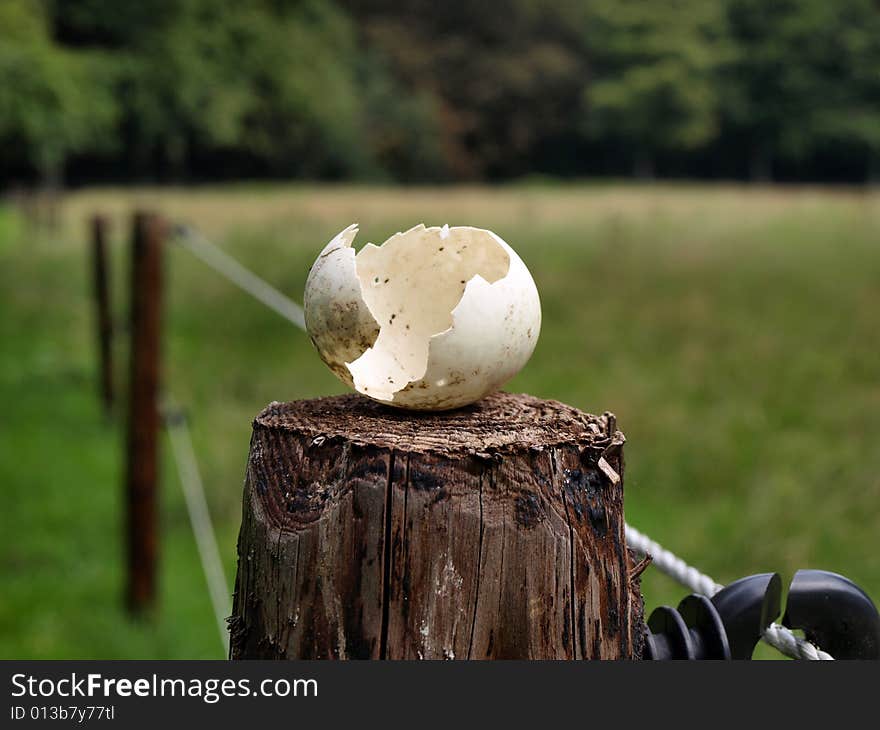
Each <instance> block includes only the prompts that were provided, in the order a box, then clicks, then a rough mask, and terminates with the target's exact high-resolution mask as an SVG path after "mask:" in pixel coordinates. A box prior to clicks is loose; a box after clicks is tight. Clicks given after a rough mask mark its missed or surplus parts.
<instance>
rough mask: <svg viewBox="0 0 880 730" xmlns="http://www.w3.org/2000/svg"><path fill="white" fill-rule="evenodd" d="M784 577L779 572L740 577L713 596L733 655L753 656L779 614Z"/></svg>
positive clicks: (739, 657) (743, 657)
mask: <svg viewBox="0 0 880 730" xmlns="http://www.w3.org/2000/svg"><path fill="white" fill-rule="evenodd" d="M781 604H782V580H781V578H780V577H779V574H778V573H759V574H758V575H750V576H748V577H746V578H740V579H739V580H737V581H734V582H733V583H731V584H729V585H728V586H726V587H724V588H722V589H721V590H720V591H718V593H716V594H715V595H714V596H712V605H713V606H715V608H716V610H717V611H718V615H719V616H720V617H721V621H722V623H723V625H724V628H725V631H726V632H727V641H728V642H729V644H730V656H731V658H733V659H751V658H752V654H753V653H754V651H755V646H756V645H757V643H758V642H759V641H760V640H761V636H762V635H763V633H764V631H765V630H766V628H767V627H768V626H769V625H770V624H771V623H773V621H775V620H776V618H777V617H778V616H779V612H780V610H781V608H780V607H781Z"/></svg>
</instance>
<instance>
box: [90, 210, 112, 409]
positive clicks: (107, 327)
mask: <svg viewBox="0 0 880 730" xmlns="http://www.w3.org/2000/svg"><path fill="white" fill-rule="evenodd" d="M107 227H108V221H107V218H105V217H104V216H101V215H96V216H94V217H93V218H92V221H91V238H92V282H93V287H94V297H95V321H96V328H95V329H96V334H97V344H98V369H99V370H98V391H99V393H100V396H101V402H102V403H103V405H104V411H105V412H106V413H107V414H108V415H109V414H110V413H111V412H112V410H113V400H114V396H115V393H114V383H113V319H112V315H111V313H110V312H111V305H110V284H109V278H110V272H109V265H108V258H109V254H108V251H107Z"/></svg>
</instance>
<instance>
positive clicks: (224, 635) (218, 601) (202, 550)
mask: <svg viewBox="0 0 880 730" xmlns="http://www.w3.org/2000/svg"><path fill="white" fill-rule="evenodd" d="M162 410H163V415H164V422H165V429H166V431H167V432H168V438H169V440H170V441H171V451H172V453H173V455H174V463H175V464H176V466H177V475H178V477H179V478H180V486H181V488H182V489H183V496H184V500H185V501H186V510H187V512H188V513H189V521H190V524H191V525H192V531H193V535H194V536H195V539H196V547H197V548H198V551H199V559H200V560H201V563H202V570H203V571H204V574H205V582H206V583H207V584H208V593H209V594H210V596H211V605H212V606H213V608H214V616H215V618H216V620H217V629H218V631H219V633H220V641H221V643H222V644H223V650H224V653H225V654H226V655H228V654H229V631H228V630H227V628H226V617H227V616H229V615H230V614H231V613H232V602H231V599H230V596H231V593H230V592H229V585H228V584H227V582H226V574H225V573H224V571H223V561H222V560H221V558H220V549H219V548H218V547H217V536H216V534H215V532H214V525H213V523H212V522H211V513H210V510H209V509H208V500H207V498H206V496H205V485H204V483H203V482H202V475H201V473H200V472H199V465H198V462H197V461H196V453H195V449H194V448H193V443H192V435H191V434H190V430H189V425H188V424H187V421H186V416H185V415H184V414H183V412H182V411H181V410H180V409H179V408H177V407H176V405H174V404H173V403H172V402H171V401H170V400H168V399H166V401H165V404H164V407H163V409H162Z"/></svg>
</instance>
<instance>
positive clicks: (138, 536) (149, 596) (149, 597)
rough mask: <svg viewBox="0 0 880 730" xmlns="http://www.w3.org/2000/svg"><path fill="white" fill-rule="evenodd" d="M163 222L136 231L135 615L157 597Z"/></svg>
mask: <svg viewBox="0 0 880 730" xmlns="http://www.w3.org/2000/svg"><path fill="white" fill-rule="evenodd" d="M165 235H166V229H165V225H164V223H163V221H162V220H161V219H160V218H159V217H158V216H156V215H153V214H150V213H144V212H140V213H136V214H135V216H134V221H133V232H132V237H133V240H132V252H131V255H132V267H131V271H132V276H131V352H130V358H131V363H130V373H129V402H128V463H127V472H126V509H127V514H126V540H127V566H128V576H127V586H126V602H127V605H128V608H129V610H130V611H131V612H133V613H142V612H144V611H145V610H147V609H149V608H150V607H151V606H152V605H153V603H154V602H155V598H156V557H157V547H158V546H157V537H156V525H157V497H158V489H157V482H158V438H159V427H160V420H159V405H158V395H159V372H160V367H159V355H160V323H161V297H162V249H163V243H164V239H165Z"/></svg>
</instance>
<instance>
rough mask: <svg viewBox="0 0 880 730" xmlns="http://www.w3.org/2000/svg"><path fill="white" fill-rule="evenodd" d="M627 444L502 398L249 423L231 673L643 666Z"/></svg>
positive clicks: (306, 413) (540, 405) (342, 407)
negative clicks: (366, 665) (598, 662)
mask: <svg viewBox="0 0 880 730" xmlns="http://www.w3.org/2000/svg"><path fill="white" fill-rule="evenodd" d="M623 441H624V438H623V434H621V433H620V432H619V431H617V429H616V425H615V421H614V417H613V416H612V415H611V414H606V415H604V416H600V417H596V416H591V415H588V414H585V413H582V412H580V411H577V410H576V409H574V408H571V407H569V406H565V405H563V404H561V403H558V402H555V401H543V400H538V399H536V398H532V397H530V396H525V395H510V394H506V393H498V394H495V395H493V396H490V397H488V398H486V399H484V400H483V401H481V402H479V403H477V404H475V405H473V406H469V407H467V408H463V409H460V410H457V411H452V412H448V413H435V414H424V413H408V412H403V411H399V410H393V409H390V408H386V407H383V406H381V405H379V404H376V403H373V402H372V401H368V400H366V399H364V398H361V397H360V396H356V395H348V396H338V397H333V398H322V399H318V400H312V401H298V402H294V403H273V404H271V405H270V406H269V407H268V408H267V409H266V410H264V411H263V412H262V413H261V414H260V415H259V416H258V417H257V419H256V421H255V422H254V431H253V436H252V439H251V449H250V456H249V458H248V466H247V473H246V479H245V489H244V509H243V521H242V527H241V533H240V536H239V543H238V555H239V563H238V575H237V579H236V589H235V600H234V608H233V616H232V618H231V619H230V631H231V649H230V655H231V657H232V658H233V659H256V658H279V659H285V658H286V659H312V658H327V659H331V658H332V659H355V658H364V659H367V658H369V659H417V658H423V659H453V658H455V659H465V658H471V659H598V658H603V659H604V658H608V659H618V658H638V657H640V656H641V646H642V636H643V633H642V632H643V616H642V599H641V594H640V590H639V580H638V575H637V573H638V571H637V570H633V568H634V561H633V558H632V555H631V554H630V553H629V551H628V550H627V548H626V543H625V540H624V520H623V481H622V475H623V453H622V446H623Z"/></svg>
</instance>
